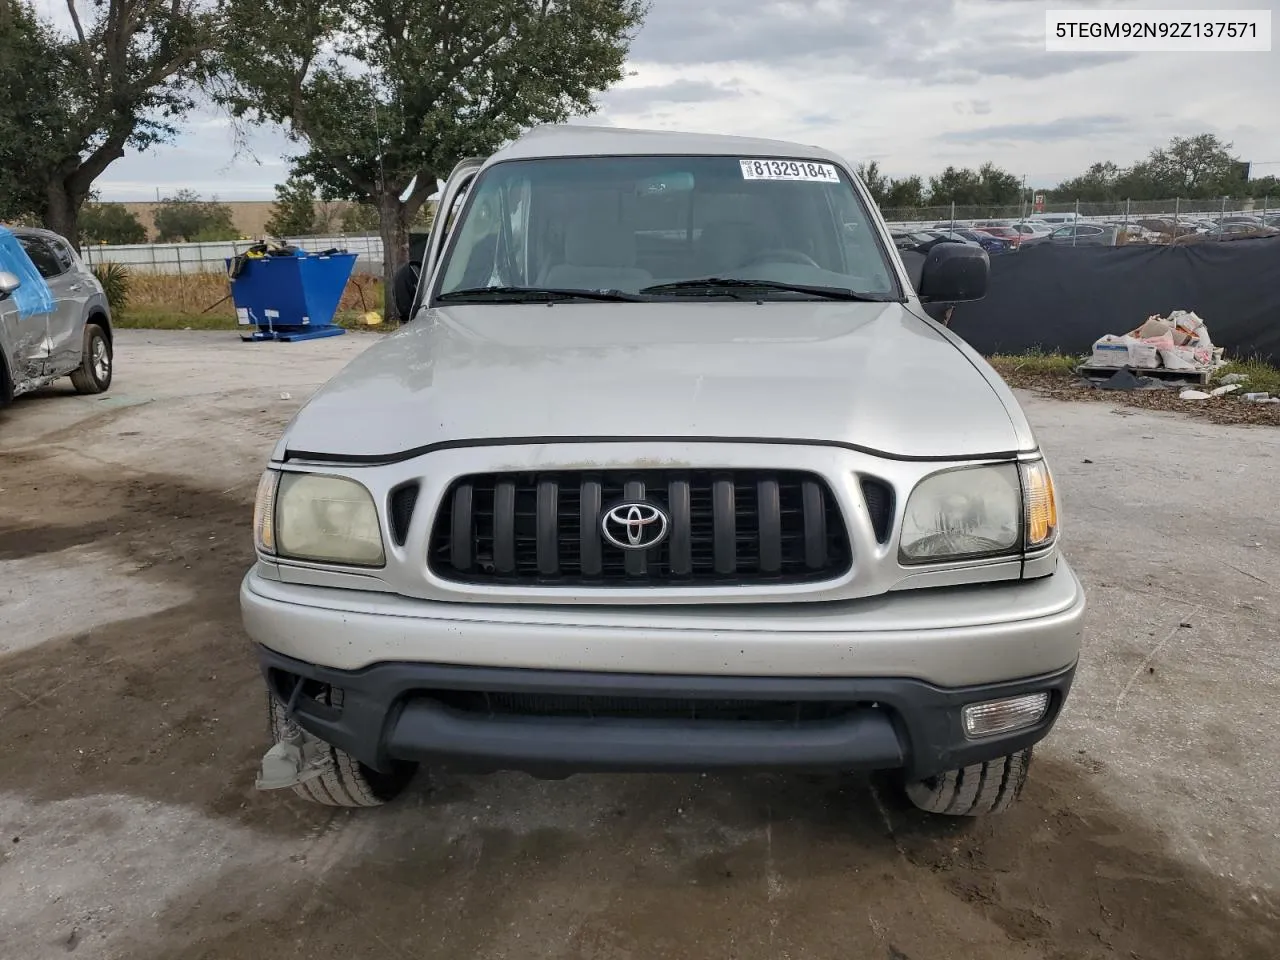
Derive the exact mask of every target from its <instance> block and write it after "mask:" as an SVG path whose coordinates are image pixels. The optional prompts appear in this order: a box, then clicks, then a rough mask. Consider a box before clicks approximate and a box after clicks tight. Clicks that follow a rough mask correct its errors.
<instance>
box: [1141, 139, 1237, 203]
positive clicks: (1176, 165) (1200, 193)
mask: <svg viewBox="0 0 1280 960" xmlns="http://www.w3.org/2000/svg"><path fill="white" fill-rule="evenodd" d="M1231 146H1232V145H1231V144H1229V143H1223V142H1222V141H1221V140H1219V139H1218V138H1217V137H1216V136H1215V135H1214V134H1212V133H1202V134H1199V135H1198V136H1195V137H1174V138H1173V139H1172V140H1170V141H1169V145H1168V146H1166V147H1164V148H1163V149H1158V150H1152V151H1151V155H1150V156H1149V157H1148V158H1147V164H1148V166H1149V168H1150V170H1151V174H1152V179H1153V180H1155V181H1156V182H1157V183H1159V184H1160V185H1161V186H1166V187H1167V189H1168V190H1169V191H1170V193H1168V194H1167V196H1174V197H1197V198H1208V197H1215V196H1227V195H1230V194H1231V193H1238V192H1239V191H1240V188H1241V187H1243V185H1244V178H1243V177H1242V176H1241V174H1240V168H1239V163H1240V161H1239V160H1238V159H1237V158H1236V157H1234V156H1232V154H1231ZM1233 188H1234V189H1233Z"/></svg>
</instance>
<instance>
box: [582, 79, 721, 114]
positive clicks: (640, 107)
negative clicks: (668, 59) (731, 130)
mask: <svg viewBox="0 0 1280 960" xmlns="http://www.w3.org/2000/svg"><path fill="white" fill-rule="evenodd" d="M740 96H742V91H741V90H740V89H739V88H738V87H737V85H736V84H735V82H734V81H728V82H725V83H712V82H711V81H708V80H689V79H680V80H673V81H672V82H671V83H660V84H656V85H654V86H645V87H635V86H631V87H628V86H622V87H617V88H615V89H613V90H610V91H609V92H608V93H606V94H605V95H604V96H603V97H601V98H600V101H601V105H602V106H603V107H604V108H605V109H606V110H617V111H621V112H623V113H646V112H648V110H649V108H650V107H651V106H652V105H654V104H658V103H661V104H668V103H706V102H710V101H714V100H730V99H733V98H734V97H740Z"/></svg>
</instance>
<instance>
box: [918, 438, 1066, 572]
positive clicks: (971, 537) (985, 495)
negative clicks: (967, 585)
mask: <svg viewBox="0 0 1280 960" xmlns="http://www.w3.org/2000/svg"><path fill="white" fill-rule="evenodd" d="M1057 536H1058V506H1057V502H1056V498H1055V495H1054V490H1053V478H1052V476H1051V475H1050V473H1049V468H1048V466H1047V465H1046V464H1045V462H1044V461H1043V460H1034V461H1030V462H1027V463H1021V464H1015V463H999V464H991V465H988V466H980V467H961V468H958V469H955V470H945V471H942V472H941V473H935V474H933V475H931V476H928V477H925V479H923V480H921V481H920V483H919V484H917V485H916V488H915V489H914V490H913V491H912V492H911V496H910V497H909V498H908V499H907V508H906V514H905V517H904V518H903V524H902V538H901V544H900V547H899V553H900V556H901V559H902V562H903V563H908V564H915V563H938V562H943V561H954V560H970V559H981V558H984V557H992V556H1000V555H1002V554H1013V553H1020V552H1022V551H1023V550H1041V549H1045V548H1047V547H1049V546H1052V545H1053V542H1054V541H1055V540H1056V538H1057Z"/></svg>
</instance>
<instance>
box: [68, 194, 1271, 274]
mask: <svg viewBox="0 0 1280 960" xmlns="http://www.w3.org/2000/svg"><path fill="white" fill-rule="evenodd" d="M881 213H882V214H883V215H884V218H885V220H887V221H888V222H889V224H890V225H891V226H895V227H933V226H951V225H954V226H957V227H963V226H969V225H972V224H974V223H981V222H986V221H991V220H1033V219H1036V218H1038V217H1042V216H1045V215H1050V216H1052V215H1055V214H1056V215H1059V216H1061V215H1064V214H1065V215H1073V216H1075V217H1078V218H1079V219H1081V220H1105V221H1112V222H1131V221H1137V220H1140V219H1148V218H1153V217H1162V218H1177V217H1185V218H1189V219H1192V220H1197V219H1199V220H1219V219H1221V218H1222V217H1224V216H1230V215H1233V214H1234V215H1239V216H1244V215H1249V216H1253V217H1257V218H1259V219H1264V218H1267V217H1276V218H1277V220H1276V222H1275V223H1274V224H1273V225H1277V226H1280V197H1274V198H1273V197H1263V198H1262V199H1260V200H1248V199H1231V198H1226V199H1223V200H1219V201H1216V202H1215V201H1210V200H1182V199H1179V198H1176V197H1175V198H1174V199H1172V200H1132V201H1130V200H1122V201H1117V202H1113V203H1090V202H1084V201H1069V202H1065V203H1064V202H1049V203H1046V204H1045V205H1044V208H1043V209H1042V210H1040V211H1037V210H1035V208H1034V205H1033V204H1030V203H1023V204H1011V205H1004V206H999V205H968V204H947V205H944V206H931V207H885V208H882V210H881ZM256 242H257V241H254V240H227V241H218V242H210V243H140V244H131V245H128V246H114V245H107V244H85V245H84V246H83V247H82V248H81V256H82V258H83V259H84V261H85V262H86V263H87V264H89V265H90V266H93V265H95V264H99V263H119V264H123V265H124V266H126V267H128V268H129V269H130V270H132V271H134V272H137V273H158V274H176V275H183V274H196V273H222V272H224V271H225V270H226V261H227V259H228V258H230V257H234V256H236V255H237V254H240V253H243V252H244V251H245V250H247V249H248V248H249V247H251V246H252V245H253V244H254V243H256ZM286 242H287V243H291V244H293V245H294V246H297V247H301V248H302V249H303V250H306V251H307V252H308V253H322V252H324V251H326V250H332V249H335V248H336V249H339V250H346V251H348V252H350V253H355V254H358V255H359V258H358V259H357V260H356V271H357V272H358V273H363V274H368V275H372V276H377V277H380V276H382V238H381V237H379V236H377V235H376V234H372V235H371V234H336V235H331V236H322V237H290V238H289V239H288V240H287V241H286Z"/></svg>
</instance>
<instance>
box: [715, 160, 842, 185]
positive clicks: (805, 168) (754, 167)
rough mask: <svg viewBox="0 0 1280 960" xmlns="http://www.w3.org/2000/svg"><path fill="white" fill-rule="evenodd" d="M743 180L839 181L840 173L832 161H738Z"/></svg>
mask: <svg viewBox="0 0 1280 960" xmlns="http://www.w3.org/2000/svg"><path fill="white" fill-rule="evenodd" d="M738 163H739V165H740V166H741V167H742V179H743V180H808V181H812V182H815V183H839V182H840V174H838V173H837V172H836V168H835V167H834V166H833V165H832V164H830V163H815V162H814V161H812V160H764V159H761V160H748V159H742V160H739V161H738Z"/></svg>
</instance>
